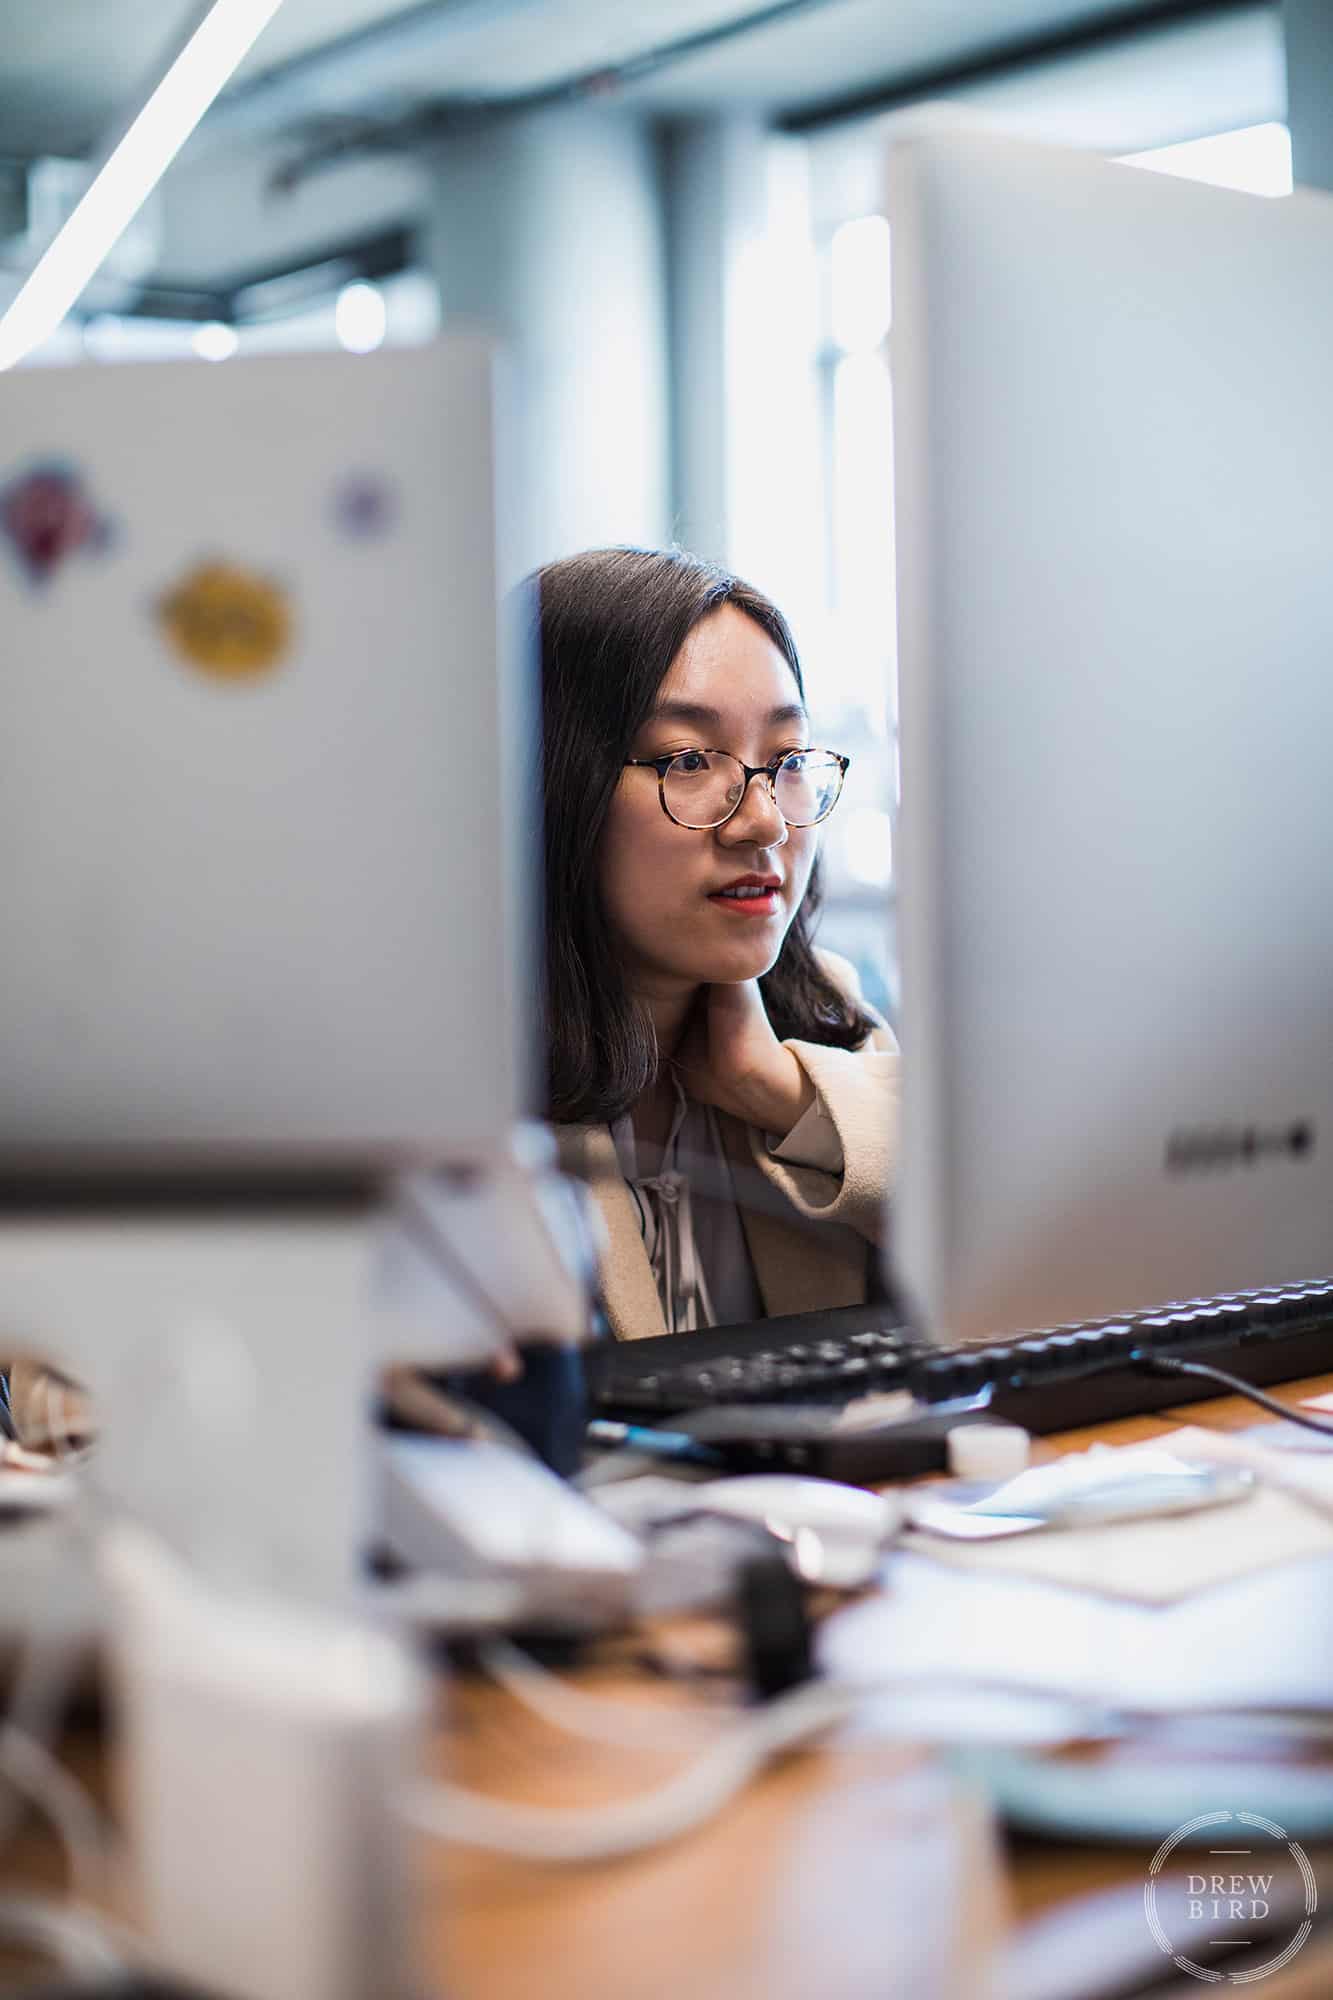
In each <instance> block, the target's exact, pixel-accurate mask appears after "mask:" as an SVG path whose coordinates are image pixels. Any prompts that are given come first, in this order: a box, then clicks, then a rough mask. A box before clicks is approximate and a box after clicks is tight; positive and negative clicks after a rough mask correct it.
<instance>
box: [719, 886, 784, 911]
mask: <svg viewBox="0 0 1333 2000" xmlns="http://www.w3.org/2000/svg"><path fill="white" fill-rule="evenodd" d="M708 900H709V902H710V903H715V904H716V905H717V907H718V909H720V910H729V911H731V912H732V913H733V914H734V915H736V916H739V917H775V916H776V915H777V913H778V906H779V897H778V892H777V890H776V889H765V890H764V892H763V894H762V895H759V896H756V895H746V896H728V895H725V894H723V892H722V891H721V890H718V891H717V893H716V894H715V895H712V896H710V897H709V898H708Z"/></svg>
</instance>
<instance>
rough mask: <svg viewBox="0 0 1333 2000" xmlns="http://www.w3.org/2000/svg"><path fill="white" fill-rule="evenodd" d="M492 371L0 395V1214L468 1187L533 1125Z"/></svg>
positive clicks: (443, 349)
mask: <svg viewBox="0 0 1333 2000" xmlns="http://www.w3.org/2000/svg"><path fill="white" fill-rule="evenodd" d="M502 400H503V399H502V397H501V392H500V390H499V389H498V388H497V365H496V360H495V357H494V355H493V353H492V351H491V349H490V347H489V346H488V344H487V343H486V342H484V341H483V340H480V339H475V338H467V337H464V338H451V339H448V340H445V341H443V342H440V343H437V344H436V345H434V346H432V347H429V348H426V349H421V350H416V351H411V352H396V353H382V354H378V355H373V356H365V357H352V356H346V355H302V356H284V357H281V358H265V359H255V360H244V359H241V360H233V361H228V362H224V363H222V364H221V365H219V366H213V367H206V366H203V365H201V364H199V363H189V362H184V363H182V362H177V363H171V364H168V365H165V366H163V365H153V366H128V367H121V368H115V369H110V368H105V367H102V368H93V367H76V368H72V369H64V368H60V369H48V370H31V371H15V372H11V373H10V374H8V375H6V376H4V377H0V954H2V955H3V962H4V971H3V974H2V975H0V1179H7V1180H9V1181H11V1182H15V1183H18V1184H20V1185H33V1184H34V1183H35V1182H37V1181H39V1180H40V1179H41V1178H42V1177H43V1176H46V1175H50V1176H54V1177H55V1178H56V1179H57V1180H59V1179H60V1178H61V1177H62V1176H64V1175H67V1174H74V1173H78V1174H81V1175H84V1176H87V1175H89V1174H92V1175H94V1176H96V1175H99V1174H101V1175H104V1176H109V1177H110V1178H111V1179H113V1180H114V1179H116V1178H119V1177H123V1176H125V1175H129V1174H134V1173H159V1174H160V1173H164V1172H165V1173H167V1174H169V1175H172V1176H174V1177H179V1176H180V1175H182V1174H192V1173H198V1174H202V1175H203V1176H204V1177H208V1176H210V1175H216V1174H224V1175H228V1174H229V1175H232V1176H236V1177H239V1178H240V1179H242V1180H251V1181H253V1180H254V1178H255V1177H256V1176H258V1177H260V1178H261V1179H264V1178H267V1179H273V1178H281V1177H283V1176H284V1175H287V1174H290V1173H295V1174H297V1175H298V1176H314V1177H315V1178H316V1179H318V1178H319V1177H320V1176H321V1175H328V1174H329V1173H333V1174H335V1175H336V1174H343V1173H351V1174H353V1175H355V1174H358V1173H361V1172H365V1173H368V1174H370V1175H371V1176H376V1177H377V1176H380V1175H382V1174H384V1173H385V1172H387V1171H389V1170H391V1169H393V1168H395V1167H401V1166H404V1165H408V1164H411V1163H413V1162H420V1161H432V1162H433V1161H438V1160H452V1159H458V1160H462V1161H465V1162H467V1163H468V1164H469V1165H473V1166H475V1165H479V1164H482V1163H484V1162H485V1161H486V1160H487V1159H488V1158H489V1157H491V1156H492V1155H493V1154H494V1153H495V1152H496V1151H497V1150H498V1149H501V1148H503V1146H504V1145H505V1143H506V1142H507V1140H508V1138H509V1135H510V1132H511V1129H512V1127H513V1125H514V1122H515V1120H516V1119H518V1118H519V1117H521V1116H523V1115H525V1114H529V1115H530V1114H532V1113H533V1112H534V1111H535V1109H536V1101H535V1096H536V1094H535V1089H534V1087H533V1086H534V1071H535V1064H534V1061H533V1057H532V1037H531V1032H530V1021H529V1004H530V996H531V993H532V990H533V980H532V967H533V966H534V964H535V956H534V954H535V950H536V924H535V915H536V905H535V898H534V895H533V885H534V884H535V883H536V882H538V881H539V880H540V873H541V871H540V853H539V848H538V824H537V822H538V815H537V813H536V811H535V809H534V801H535V793H536V786H535V776H534V773H535V770H536V762H535V756H534V750H533V746H534V741H535V736H534V728H535V712H536V702H535V665H534V663H533V662H531V661H529V660H527V659H525V658H523V657H521V649H522V646H523V644H524V641H523V638H522V635H521V634H520V633H519V632H518V630H517V623H516V621H514V627H515V628H514V630H513V631H512V632H510V631H509V630H507V629H506V627H507V626H508V625H509V623H510V619H509V616H508V614H503V615H502V612H501V604H502V595H503V591H504V588H505V587H506V586H507V585H509V584H510V583H512V581H513V579H512V577H511V576H508V575H505V574H504V573H503V571H504V557H503V552H502V548H501V545H500V542H499V541H498V539H497V538H498V537H500V536H502V535H503V531H504V521H505V518H506V513H507V504H508V503H507V501H506V497H505V493H504V491H503V490H502V489H503V481H504V476H505V464H506V461H505V453H504V450H503V448H502V447H503V442H504V438H505V435H506V430H505V425H504V423H503V419H502V415H497V410H498V408H499V406H500V404H501V403H502Z"/></svg>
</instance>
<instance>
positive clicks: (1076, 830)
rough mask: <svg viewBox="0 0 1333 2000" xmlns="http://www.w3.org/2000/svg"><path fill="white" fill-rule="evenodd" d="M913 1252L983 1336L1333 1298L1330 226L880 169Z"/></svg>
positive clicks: (1217, 198)
mask: <svg viewBox="0 0 1333 2000" xmlns="http://www.w3.org/2000/svg"><path fill="white" fill-rule="evenodd" d="M890 210H891V224H892V228H893V240H894V284H895V299H894V308H895V311H894V332H893V350H894V351H893V369H894V414H895V432H896V441H895V459H896V467H895V476H896V494H897V534H898V552H899V593H900V607H899V627H900V676H901V695H900V699H901V722H902V809H901V825H900V830H899V840H898V855H899V860H900V865H901V889H902V912H901V937H902V951H903V1032H904V1055H905V1084H904V1091H905V1119H906V1129H905V1138H904V1158H905V1169H904V1184H903V1187H902V1190H901V1195H900V1200H899V1204H898V1213H897V1218H896V1231H897V1258H898V1264H899V1270H900V1275H901V1277H902V1279H903V1281H904V1283H905V1286H906V1289H907V1291H908V1293H909V1296H910V1297H911V1298H912V1299H913V1300H914V1301H915V1302H916V1304H917V1306H918V1308H919V1310H920V1311H921V1312H922V1314H923V1316H924V1319H925V1320H926V1322H927V1323H928V1324H930V1325H931V1326H932V1327H934V1328H936V1329H938V1330H939V1331H940V1332H942V1333H945V1334H948V1335H950V1336H954V1337H967V1336H973V1335H982V1334H990V1333H997V1332H1005V1331H1012V1330H1016V1329H1018V1328H1022V1327H1032V1326H1043V1325H1051V1324H1055V1323H1060V1322H1063V1321H1069V1320H1077V1319H1083V1318H1091V1317H1100V1316H1102V1315H1105V1314H1109V1313H1114V1312H1117V1311H1121V1310H1129V1309H1132V1308H1135V1307H1143V1306H1148V1305H1152V1304H1156V1303H1160V1302H1162V1301H1164V1300H1168V1299H1178V1298H1186V1297H1192V1296H1197V1295H1199V1294H1202V1293H1213V1292H1219V1291H1224V1290H1229V1289H1239V1288H1246V1287H1253V1286H1259V1285H1262V1284H1265V1283H1268V1282H1270V1281H1279V1280H1290V1279H1297V1278H1300V1277H1304V1276H1311V1275H1315V1274H1317V1273H1322V1272H1325V1271H1327V1270H1328V1269H1329V1268H1330V1266H1333V897H1331V896H1330V873H1331V865H1333V779H1331V777H1330V769H1331V766H1330V744H1333V670H1331V668H1330V661H1333V563H1331V562H1330V560H1329V545H1330V530H1331V529H1333V373H1330V369H1329V363H1328V357H1329V352H1330V345H1331V344H1333V203H1331V202H1329V201H1327V200H1325V199H1323V198H1321V197H1316V196H1297V197H1296V198H1294V199H1292V200H1289V201H1286V202H1265V201H1262V200H1260V199H1258V198H1255V197H1251V196H1246V195H1239V194H1232V193H1225V192H1222V191H1219V190H1216V189H1212V188H1204V187H1198V186H1193V185H1189V184H1185V183H1181V182H1169V181H1165V180H1163V179H1162V178H1160V177H1159V176H1157V175H1150V174H1146V173H1143V172H1140V171H1136V170H1134V169H1132V168H1128V167H1119V166H1114V165H1110V164H1107V163H1104V162H1100V161H1096V160H1094V159H1091V158H1088V157H1085V156H1081V155H1074V154H1063V153H1055V152H1049V151H1046V150H1044V149H1038V148H1035V147H1029V146H1023V145H1017V144H1014V143H1012V142H1007V141H1000V140H996V139H993V138H990V137H983V136H979V135H977V134H975V133H965V132H955V133H952V134H945V133H941V134H924V133H923V134H921V135H919V136H917V137H915V138H913V139H911V140H909V141H908V142H906V143H905V144H904V145H903V146H902V147H901V148H899V149H897V150H896V151H895V153H894V155H893V156H892V159H891V166H890Z"/></svg>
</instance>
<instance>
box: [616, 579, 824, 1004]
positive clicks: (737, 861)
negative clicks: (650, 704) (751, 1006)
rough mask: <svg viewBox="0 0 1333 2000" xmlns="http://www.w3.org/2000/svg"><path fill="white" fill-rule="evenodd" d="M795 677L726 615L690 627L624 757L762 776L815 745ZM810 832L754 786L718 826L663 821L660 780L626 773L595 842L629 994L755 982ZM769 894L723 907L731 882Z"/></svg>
mask: <svg viewBox="0 0 1333 2000" xmlns="http://www.w3.org/2000/svg"><path fill="white" fill-rule="evenodd" d="M808 731H809V724H808V719H807V717H806V713H805V710H804V708H803V707H802V705H801V697H800V694H799V692H798V690H797V687H796V682H795V679H794V677H793V675H792V670H791V668H790V667H789V666H788V664H787V662H786V660H785V659H784V658H783V655H782V654H781V652H780V651H779V650H778V648H777V647H776V646H775V645H774V644H773V642H772V640H771V639H770V638H768V636H767V635H766V634H765V633H764V632H763V630H762V629H761V628H760V627H759V626H758V625H756V624H755V622H754V620H753V619H751V618H747V617H746V615H745V613H744V612H743V611H738V610H737V609H736V608H735V606H734V605H730V604H725V605H723V606H722V607H721V609H720V610H717V611H715V612H713V613H711V615H710V616H709V617H707V618H705V619H704V620H703V621H702V623H701V624H699V625H696V626H695V628H694V631H693V632H692V633H691V634H690V636H689V638H688V639H687V640H686V642H685V644H684V645H683V646H682V648H681V650H680V652H679V653H677V655H676V657H675V659H674V660H673V661H672V663H671V667H670V670H669V671H668V673H667V676H666V678H665V680H664V681H663V682H662V685H661V687H660V688H659V689H658V691H657V701H656V704H655V706H654V709H653V712H652V714H651V715H650V716H649V718H648V720H647V721H646V722H645V723H644V725H643V727H642V729H641V730H640V731H639V734H638V735H637V737H636V738H635V739H634V742H633V744H632V745H631V747H630V753H629V754H630V756H631V757H644V758H648V757H665V756H667V755H669V754H671V753H673V752H675V751H679V750H695V749H702V750H727V751H730V753H731V755H732V756H733V757H738V758H740V760H741V761H742V763H745V764H750V765H760V764H767V763H768V761H769V759H770V758H771V757H773V756H774V755H776V753H777V752H779V751H784V750H799V749H801V748H803V747H805V746H806V745H807V744H808V743H809V733H808ZM817 847H818V828H816V827H797V826H788V825H787V824H786V822H785V821H784V820H783V817H782V815H781V813H780V812H779V811H778V809H777V807H776V806H775V805H774V804H773V801H772V799H771V797H770V796H769V792H768V788H767V786H766V785H765V784H764V782H763V780H762V779H761V778H754V779H752V780H751V782H750V784H749V785H748V786H747V788H746V792H745V797H744V799H743V801H742V803H741V805H740V808H739V810H738V811H737V812H736V813H735V814H733V816H732V818H731V819H729V820H727V822H726V823H725V825H723V826H716V827H707V828H693V827H684V826H677V825H676V824H675V823H674V822H673V821H672V820H670V819H668V818H667V815H666V814H665V813H664V812H663V810H662V805H661V801H660V798H659V796H658V786H657V773H656V772H655V771H652V770H647V769H643V768H639V769H627V770H626V771H624V772H623V774H622V776H621V780H620V783H619V785H618V787H617V788H616V792H615V796H614V798H613V799H612V801H611V808H610V811H609V813H608V815H607V821H606V825H605V827H604V828H603V831H602V843H601V889H602V898H603V903H604V906H605V908H606V912H607V915H608V917H609V918H610V921H611V923H612V925H613V927H614V929H615V932H616V935H617V938H618V941H619V944H620V948H621V951H622V953H623V955H624V960H625V967H626V972H627V975H628V978H629V983H630V987H631V989H632V990H633V991H634V992H636V993H637V994H639V995H640V997H643V998H647V997H649V996H651V995H653V994H666V993H669V992H671V991H673V990H678V989H679V988H680V987H681V986H683V985H689V986H697V985H702V984H708V983H714V982H715V983H718V984H727V985H729V984H733V983H736V982H739V981H740V980H743V979H757V978H758V977H759V976H760V975H761V974H762V973H765V972H767V971H768V969H769V967H770V966H771V965H772V964H773V962H774V960H775V959H776V958H777V956H778V953H779V951H780V950H781V949H782V941H783V938H784V937H785V936H786V934H787V927H788V925H789V924H790V923H791V920H792V918H793V917H794V916H795V914H796V912H797V910H798V909H799V908H800V904H801V899H802V897H803V896H804V894H805V890H806V884H807V883H808V881H809V879H810V869H811V867H812V865H813V863H814V859H815V854H816V851H817ZM746 880H749V881H750V882H751V884H753V883H755V882H762V883H763V884H764V886H765V891H766V893H765V894H763V895H761V896H757V897H747V898H736V897H732V898H730V899H728V898H727V897H725V896H724V895H723V894H722V892H723V891H724V890H726V889H728V888H729V887H733V886H734V885H735V884H737V883H739V882H743V881H746Z"/></svg>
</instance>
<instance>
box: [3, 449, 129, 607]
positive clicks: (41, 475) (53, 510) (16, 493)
mask: <svg viewBox="0 0 1333 2000" xmlns="http://www.w3.org/2000/svg"><path fill="white" fill-rule="evenodd" d="M0 533H3V534H4V535H5V536H6V537H7V538H8V540H9V543H10V545H11V547H12V548H13V551H14V554H15V555H16V556H17V558H18V561H19V565H20V567H21V568H22V570H23V573H24V575H25V576H26V577H27V579H28V581H29V582H30V583H35V584H43V583H47V582H49V581H50V579H51V578H52V577H53V576H54V575H55V573H56V571H57V570H58V569H59V568H60V566H61V564H62V563H63V562H64V561H65V560H66V559H67V558H68V557H69V556H74V555H79V554H81V553H96V552H98V551H100V550H102V549H104V548H105V547H106V546H107V544H108V542H109V541H110V539H111V524H110V522H109V521H108V520H107V518H106V516H105V515H104V514H102V513H100V512H99V511H98V509H97V508H96V507H94V505H93V503H92V501H91V499H90V498H89V495H88V489H87V487H86V486H85V485H84V482H83V480H82V478H81V477H80V476H79V474H78V473H77V472H76V471H75V470H74V468H73V466H70V465H62V464H57V463H54V462H53V463H49V464H46V465H35V466H33V467H32V468H31V470H30V471H28V472H25V473H22V474H21V475H20V476H19V477H18V478H17V479H15V480H14V481H13V482H12V484H10V485H9V486H6V487H4V488H0Z"/></svg>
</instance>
